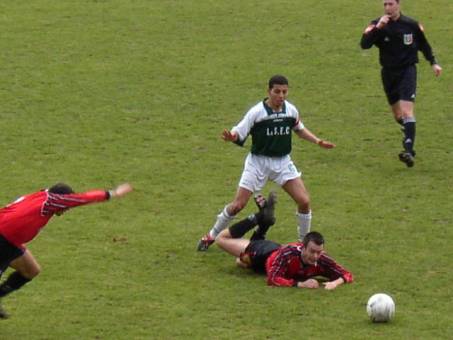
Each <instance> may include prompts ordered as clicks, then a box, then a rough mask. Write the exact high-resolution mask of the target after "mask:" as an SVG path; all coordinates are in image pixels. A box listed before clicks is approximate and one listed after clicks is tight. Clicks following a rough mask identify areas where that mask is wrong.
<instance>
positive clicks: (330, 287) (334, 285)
mask: <svg viewBox="0 0 453 340" xmlns="http://www.w3.org/2000/svg"><path fill="white" fill-rule="evenodd" d="M322 284H323V285H324V289H327V290H334V289H335V288H337V283H336V282H334V281H330V282H323V283H322Z"/></svg>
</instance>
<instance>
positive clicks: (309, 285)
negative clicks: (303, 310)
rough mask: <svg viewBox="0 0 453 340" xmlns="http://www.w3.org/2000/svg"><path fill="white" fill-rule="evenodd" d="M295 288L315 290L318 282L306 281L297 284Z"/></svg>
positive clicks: (313, 280)
mask: <svg viewBox="0 0 453 340" xmlns="http://www.w3.org/2000/svg"><path fill="white" fill-rule="evenodd" d="M297 287H299V288H310V289H316V288H319V282H318V281H317V280H315V279H308V280H306V281H303V282H299V283H298V284H297Z"/></svg>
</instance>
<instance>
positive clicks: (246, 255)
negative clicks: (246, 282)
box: [240, 240, 280, 274]
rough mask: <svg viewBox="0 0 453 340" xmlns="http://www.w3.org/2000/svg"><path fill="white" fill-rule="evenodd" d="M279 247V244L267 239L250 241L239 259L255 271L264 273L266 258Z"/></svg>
mask: <svg viewBox="0 0 453 340" xmlns="http://www.w3.org/2000/svg"><path fill="white" fill-rule="evenodd" d="M278 248H280V244H278V243H276V242H273V241H269V240H256V241H250V243H249V245H248V246H247V248H245V251H244V252H243V253H242V254H241V256H240V259H241V261H242V262H243V263H246V264H248V265H249V266H250V267H251V268H252V269H253V270H254V271H255V272H257V273H260V274H265V273H266V260H267V258H268V257H269V255H270V254H272V253H273V252H274V251H276V250H277V249H278Z"/></svg>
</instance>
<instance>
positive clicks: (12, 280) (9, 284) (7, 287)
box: [0, 271, 31, 298]
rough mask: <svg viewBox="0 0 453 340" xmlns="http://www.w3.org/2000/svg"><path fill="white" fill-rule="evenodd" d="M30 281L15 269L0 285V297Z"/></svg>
mask: <svg viewBox="0 0 453 340" xmlns="http://www.w3.org/2000/svg"><path fill="white" fill-rule="evenodd" d="M30 281H31V280H30V279H27V278H26V277H24V276H22V274H20V273H19V272H17V271H15V272H14V273H12V274H11V275H10V276H9V277H8V278H7V279H6V280H5V282H3V283H2V284H1V285H0V298H2V297H4V296H6V295H8V294H10V293H12V292H13V291H15V290H18V289H20V288H21V287H22V286H23V285H25V284H26V283H27V282H30Z"/></svg>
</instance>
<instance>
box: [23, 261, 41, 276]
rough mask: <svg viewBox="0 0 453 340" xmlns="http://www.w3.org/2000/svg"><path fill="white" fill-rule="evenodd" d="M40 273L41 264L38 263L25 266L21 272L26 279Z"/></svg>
mask: <svg viewBox="0 0 453 340" xmlns="http://www.w3.org/2000/svg"><path fill="white" fill-rule="evenodd" d="M39 273H41V266H40V265H39V264H38V263H35V264H34V265H33V266H32V267H30V268H27V270H26V271H25V273H22V274H23V276H25V277H26V278H27V279H29V280H31V279H33V278H35V277H36V276H38V275H39Z"/></svg>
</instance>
